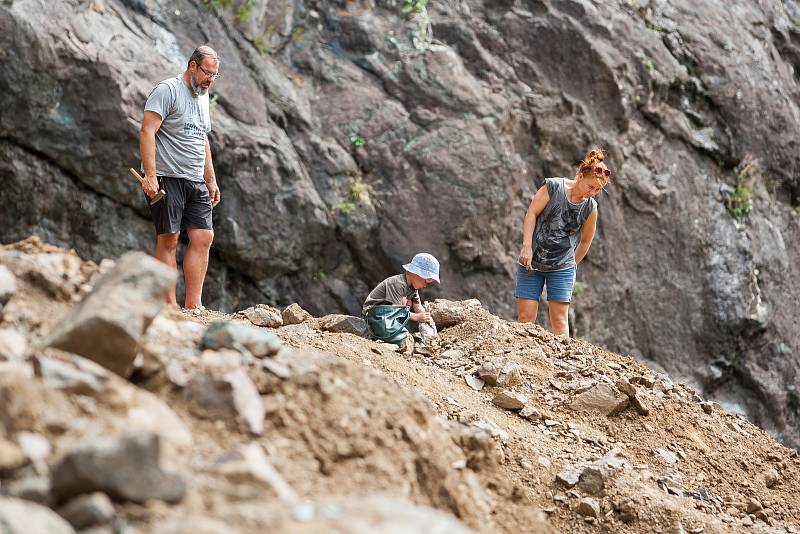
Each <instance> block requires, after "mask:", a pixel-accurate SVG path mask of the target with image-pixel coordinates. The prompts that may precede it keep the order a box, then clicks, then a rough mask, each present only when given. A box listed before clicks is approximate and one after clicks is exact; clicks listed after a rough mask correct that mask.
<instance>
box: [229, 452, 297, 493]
mask: <svg viewBox="0 0 800 534" xmlns="http://www.w3.org/2000/svg"><path fill="white" fill-rule="evenodd" d="M214 470H215V471H217V472H218V473H221V474H223V475H225V477H226V478H228V479H229V480H231V481H232V482H236V483H242V482H253V481H256V482H260V483H262V484H264V485H266V486H267V487H269V488H271V489H272V490H273V491H274V492H275V495H276V496H277V497H278V499H280V500H281V502H284V503H286V504H296V503H298V502H299V500H300V499H299V497H298V495H297V493H296V492H295V491H294V490H293V489H292V487H291V486H289V484H288V483H287V482H286V480H284V478H283V477H282V476H281V475H280V473H278V471H277V470H276V469H275V467H273V465H272V463H270V461H269V459H268V458H267V455H266V454H264V449H263V448H262V447H261V445H259V444H258V443H250V444H248V445H242V446H240V447H238V448H237V449H235V450H234V451H231V452H229V453H227V454H225V455H223V456H221V457H220V458H218V459H217V460H216V462H215V464H214Z"/></svg>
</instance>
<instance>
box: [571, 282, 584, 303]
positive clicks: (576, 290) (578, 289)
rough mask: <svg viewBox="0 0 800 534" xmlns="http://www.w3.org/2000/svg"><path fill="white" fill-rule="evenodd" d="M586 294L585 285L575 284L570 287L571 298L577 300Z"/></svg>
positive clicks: (581, 283)
mask: <svg viewBox="0 0 800 534" xmlns="http://www.w3.org/2000/svg"><path fill="white" fill-rule="evenodd" d="M585 292H586V284H584V283H583V282H575V285H573V286H572V298H573V300H574V299H577V298H578V297H579V296H581V295H582V294H583V293H585Z"/></svg>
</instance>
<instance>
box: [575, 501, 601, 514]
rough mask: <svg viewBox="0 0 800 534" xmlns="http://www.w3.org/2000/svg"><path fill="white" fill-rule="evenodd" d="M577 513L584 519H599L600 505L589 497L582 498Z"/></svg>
mask: <svg viewBox="0 0 800 534" xmlns="http://www.w3.org/2000/svg"><path fill="white" fill-rule="evenodd" d="M577 512H578V513H579V514H581V515H583V516H586V517H600V503H598V502H597V500H596V499H593V498H591V497H584V498H583V499H581V500H580V502H579V503H578V508H577Z"/></svg>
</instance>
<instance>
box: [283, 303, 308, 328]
mask: <svg viewBox="0 0 800 534" xmlns="http://www.w3.org/2000/svg"><path fill="white" fill-rule="evenodd" d="M281 318H282V319H283V324H284V325H292V324H300V323H304V322H306V321H308V320H309V319H311V314H310V313H308V312H307V311H306V310H304V309H303V308H301V307H300V305H299V304H297V303H296V302H295V303H293V304H289V305H288V306H287V307H286V308H285V309H284V310H283V312H281Z"/></svg>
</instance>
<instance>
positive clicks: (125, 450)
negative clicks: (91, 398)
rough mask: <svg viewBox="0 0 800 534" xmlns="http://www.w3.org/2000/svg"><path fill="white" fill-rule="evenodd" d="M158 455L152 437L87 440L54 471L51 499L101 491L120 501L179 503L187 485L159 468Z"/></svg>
mask: <svg viewBox="0 0 800 534" xmlns="http://www.w3.org/2000/svg"><path fill="white" fill-rule="evenodd" d="M160 454H161V449H160V441H159V437H158V436H157V435H156V434H152V433H147V432H144V433H142V432H137V433H136V434H129V435H124V436H118V437H93V438H89V439H87V440H86V441H85V442H83V443H82V444H80V445H78V446H77V447H75V448H74V449H72V450H70V451H68V452H67V453H66V454H65V455H64V458H62V460H61V461H60V462H58V463H57V464H56V465H55V467H54V468H53V474H52V486H53V488H52V492H53V496H54V497H55V498H56V499H58V500H59V501H66V500H69V499H72V498H73V497H76V496H78V495H81V494H84V493H92V492H96V491H100V492H103V493H106V494H107V495H109V496H110V497H111V498H113V499H115V500H121V501H133V502H137V503H144V502H146V501H148V500H150V499H156V500H162V501H167V502H170V503H174V502H178V501H180V500H181V499H182V498H183V496H184V494H185V493H186V484H185V483H184V482H183V479H182V478H181V477H180V476H178V475H177V474H174V473H170V472H167V471H165V470H163V469H162V468H161V466H160Z"/></svg>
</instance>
